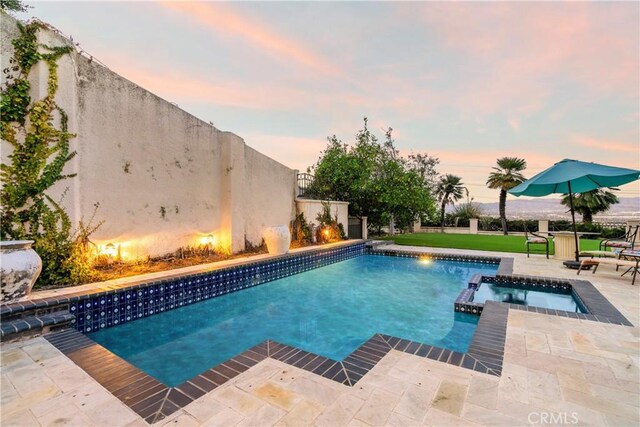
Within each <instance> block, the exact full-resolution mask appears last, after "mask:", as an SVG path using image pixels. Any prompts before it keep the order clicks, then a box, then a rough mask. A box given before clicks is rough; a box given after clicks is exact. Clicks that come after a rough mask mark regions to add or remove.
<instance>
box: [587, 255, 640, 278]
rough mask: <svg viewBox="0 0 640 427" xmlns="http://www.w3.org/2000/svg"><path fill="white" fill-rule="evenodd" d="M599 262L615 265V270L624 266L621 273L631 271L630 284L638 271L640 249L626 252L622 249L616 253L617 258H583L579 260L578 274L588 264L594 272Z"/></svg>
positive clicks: (639, 266)
mask: <svg viewBox="0 0 640 427" xmlns="http://www.w3.org/2000/svg"><path fill="white" fill-rule="evenodd" d="M593 252H596V251H593ZM592 256H593V255H592ZM600 264H609V265H615V266H616V271H618V269H619V268H620V267H626V268H627V270H626V271H625V272H624V273H622V275H623V276H624V275H625V274H627V273H631V284H632V285H635V283H636V276H637V274H638V272H640V251H627V252H626V253H625V251H622V252H620V253H619V254H618V257H617V258H611V257H606V258H585V259H583V260H582V261H580V268H578V274H580V271H582V270H583V268H585V269H586V267H588V266H594V269H593V270H592V271H591V273H595V272H596V270H597V269H598V267H599V266H600Z"/></svg>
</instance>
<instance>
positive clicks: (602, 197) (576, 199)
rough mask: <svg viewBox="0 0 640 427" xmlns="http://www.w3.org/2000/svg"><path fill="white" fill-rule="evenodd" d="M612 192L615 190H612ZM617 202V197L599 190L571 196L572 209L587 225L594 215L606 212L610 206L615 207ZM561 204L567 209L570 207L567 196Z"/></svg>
mask: <svg viewBox="0 0 640 427" xmlns="http://www.w3.org/2000/svg"><path fill="white" fill-rule="evenodd" d="M612 190H617V189H615V188H612ZM618 202H619V200H618V196H616V195H615V194H613V193H612V192H610V191H606V190H603V189H601V188H598V189H596V190H592V191H587V192H584V193H578V194H574V195H573V207H574V209H575V210H576V212H578V213H579V214H580V215H582V221H583V222H585V223H587V224H591V223H592V222H593V216H594V215H595V214H598V213H600V212H606V211H608V210H609V208H611V205H615V204H616V203H618ZM562 204H563V205H565V206H567V207H569V206H570V203H569V195H566V196H564V197H563V198H562Z"/></svg>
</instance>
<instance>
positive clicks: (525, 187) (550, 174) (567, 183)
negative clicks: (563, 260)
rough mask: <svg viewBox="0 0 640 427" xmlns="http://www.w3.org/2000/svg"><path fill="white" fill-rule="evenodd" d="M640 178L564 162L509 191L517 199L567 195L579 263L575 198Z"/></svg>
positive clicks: (617, 170) (624, 171) (622, 170)
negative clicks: (521, 197) (520, 197)
mask: <svg viewBox="0 0 640 427" xmlns="http://www.w3.org/2000/svg"><path fill="white" fill-rule="evenodd" d="M639 177H640V171H638V170H635V169H626V168H618V167H614V166H606V165H600V164H598V163H589V162H581V161H580V160H571V159H564V160H562V161H560V162H558V163H556V164H555V165H553V166H551V167H550V168H548V169H546V170H544V171H542V172H540V173H539V174H537V175H536V176H534V177H533V178H530V179H528V180H526V181H525V182H523V183H522V184H520V185H518V186H516V187H513V188H512V189H511V190H509V193H510V194H513V195H514V196H532V197H542V196H547V195H549V194H555V193H561V194H568V195H569V206H570V210H571V221H572V223H573V234H574V237H575V242H576V262H579V258H578V232H577V231H576V217H575V210H574V208H573V194H574V193H585V192H587V191H591V190H595V189H598V188H600V187H617V186H619V185H623V184H627V183H629V182H632V181H635V180H636V179H638V178H639Z"/></svg>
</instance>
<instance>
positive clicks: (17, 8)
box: [0, 0, 31, 13]
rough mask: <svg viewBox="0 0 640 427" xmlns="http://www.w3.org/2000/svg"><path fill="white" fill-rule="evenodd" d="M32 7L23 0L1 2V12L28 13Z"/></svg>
mask: <svg viewBox="0 0 640 427" xmlns="http://www.w3.org/2000/svg"><path fill="white" fill-rule="evenodd" d="M30 7H31V6H28V5H26V4H24V2H23V1H22V0H0V10H2V11H3V12H7V13H12V12H26V11H27V9H29V8H30Z"/></svg>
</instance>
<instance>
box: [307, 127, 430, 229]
mask: <svg viewBox="0 0 640 427" xmlns="http://www.w3.org/2000/svg"><path fill="white" fill-rule="evenodd" d="M310 172H312V173H313V174H314V181H313V183H312V184H311V186H310V188H309V192H310V194H312V195H313V196H314V197H317V198H322V199H333V200H344V201H348V202H349V214H350V215H353V216H357V217H363V216H366V217H367V218H368V223H369V224H370V225H371V227H372V228H378V229H379V228H380V227H382V226H383V225H386V224H391V223H395V224H397V225H398V226H400V227H406V226H407V225H409V224H410V223H412V222H413V221H414V220H415V219H416V218H417V217H418V216H422V215H430V214H431V213H432V212H433V206H434V201H433V197H432V196H431V192H430V191H429V188H428V187H427V185H426V184H425V180H424V177H423V176H421V175H420V174H419V173H418V172H417V171H416V170H414V169H412V167H411V166H410V162H409V161H408V160H407V159H405V158H403V157H402V156H400V154H399V152H398V150H397V149H396V148H395V141H394V140H393V138H392V129H391V128H389V129H388V130H387V131H386V133H385V139H384V141H382V142H379V140H378V138H377V137H376V136H375V135H374V134H373V133H372V132H371V131H370V130H369V128H368V121H367V119H366V118H365V119H364V126H363V128H362V129H361V130H359V131H358V132H357V134H356V140H355V143H354V144H353V145H349V144H345V143H343V142H342V141H340V140H339V139H338V138H337V137H336V136H335V135H334V136H332V137H329V138H328V144H327V148H326V149H325V150H324V151H323V152H322V153H321V155H320V158H319V159H318V161H317V163H316V164H315V165H314V166H313V168H311V169H310Z"/></svg>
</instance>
